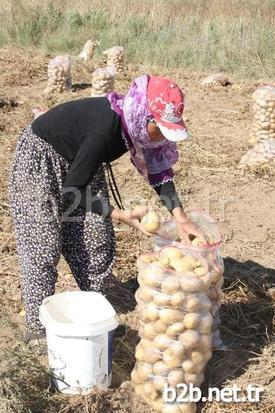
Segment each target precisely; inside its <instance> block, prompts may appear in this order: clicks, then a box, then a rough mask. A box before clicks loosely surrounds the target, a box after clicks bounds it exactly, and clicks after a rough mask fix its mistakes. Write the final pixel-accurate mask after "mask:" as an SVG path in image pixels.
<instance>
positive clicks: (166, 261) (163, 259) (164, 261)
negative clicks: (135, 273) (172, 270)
mask: <svg viewBox="0 0 275 413" xmlns="http://www.w3.org/2000/svg"><path fill="white" fill-rule="evenodd" d="M159 262H160V263H161V264H162V265H164V267H166V268H167V267H169V266H170V260H169V258H168V257H161V258H159Z"/></svg>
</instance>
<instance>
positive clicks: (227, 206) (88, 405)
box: [0, 48, 275, 413]
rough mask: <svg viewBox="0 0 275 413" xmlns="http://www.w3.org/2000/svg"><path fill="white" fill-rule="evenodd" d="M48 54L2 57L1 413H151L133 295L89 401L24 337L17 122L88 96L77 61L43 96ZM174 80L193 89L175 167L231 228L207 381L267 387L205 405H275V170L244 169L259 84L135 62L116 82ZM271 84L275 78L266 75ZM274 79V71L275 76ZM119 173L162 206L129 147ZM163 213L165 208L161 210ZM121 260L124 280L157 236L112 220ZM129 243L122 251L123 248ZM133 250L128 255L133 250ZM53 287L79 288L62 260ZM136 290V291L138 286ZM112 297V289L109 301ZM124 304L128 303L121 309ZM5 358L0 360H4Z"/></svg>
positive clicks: (186, 188)
mask: <svg viewBox="0 0 275 413" xmlns="http://www.w3.org/2000/svg"><path fill="white" fill-rule="evenodd" d="M48 59H49V56H44V55H42V54H39V53H38V52H37V51H31V50H30V51H25V52H24V53H23V52H22V51H19V50H16V49H12V48H8V49H1V53H0V144H1V146H0V164H1V174H0V180H1V185H0V188H1V189H0V191H1V200H0V218H1V224H0V225H1V226H0V276H1V287H0V288H1V316H2V317H1V333H0V352H1V353H2V355H1V364H0V410H1V412H52V413H53V412H59V413H61V412H62V413H75V412H97V413H107V412H108V413H109V412H110V413H111V412H119V413H140V412H144V411H146V412H150V409H149V408H148V407H145V406H144V404H143V403H142V402H141V401H140V400H138V399H137V398H136V397H135V396H134V395H133V392H132V389H131V386H130V384H129V383H126V384H124V385H123V388H120V387H119V386H120V384H121V383H122V382H125V381H128V380H129V375H130V371H131V369H132V368H133V365H134V346H135V343H136V342H137V333H136V331H135V329H134V327H135V325H136V319H135V314H134V312H133V311H132V310H133V303H129V305H128V306H127V305H126V306H125V305H124V306H123V305H121V303H120V306H119V308H118V310H119V311H121V312H122V313H126V314H122V315H121V320H122V321H123V322H124V324H125V326H126V328H125V334H124V336H123V337H120V338H117V339H116V341H115V352H114V380H113V388H112V389H108V390H104V391H103V390H102V391H94V392H93V393H92V394H91V395H90V396H89V397H87V398H86V399H85V398H80V397H71V398H68V397H64V396H61V395H58V394H56V393H54V392H53V390H52V389H51V387H50V385H49V378H50V375H49V373H48V372H47V369H46V367H45V366H46V363H45V359H44V358H43V357H42V356H36V355H33V354H31V353H30V351H29V350H28V349H27V348H26V347H25V346H24V344H23V342H22V337H21V335H22V333H21V332H22V330H23V317H22V313H21V312H22V309H23V307H22V303H21V299H20V289H19V287H20V285H19V283H20V281H19V271H18V263H17V257H16V250H15V240H14V237H13V233H12V223H11V217H10V211H9V205H8V199H7V176H8V169H9V163H10V160H11V157H12V153H13V151H14V148H15V145H16V140H17V137H18V134H19V132H20V130H21V129H22V128H23V127H25V126H26V125H27V124H28V123H30V122H31V120H32V108H33V107H35V106H43V107H45V108H50V107H52V106H53V105H55V104H57V103H59V102H61V101H66V100H70V99H77V98H80V97H87V96H89V94H90V88H89V86H90V83H91V73H90V72H89V71H88V70H87V69H86V68H84V67H83V66H82V65H81V64H80V63H79V62H77V61H75V62H74V64H73V69H72V78H73V84H74V85H73V91H72V92H70V93H67V94H64V95H62V96H58V97H54V98H51V99H46V97H44V96H43V95H42V92H43V90H44V89H45V86H46V70H47V62H48ZM143 73H149V74H161V75H165V76H167V77H170V78H172V79H174V80H176V81H177V82H178V84H179V85H180V86H181V87H182V88H183V89H184V91H185V92H186V111H185V119H186V122H187V124H188V126H189V129H190V132H191V134H192V140H190V141H188V142H186V143H182V144H181V145H180V154H181V158H180V162H179V163H178V165H177V166H176V168H175V170H176V180H175V181H176V185H177V188H178V190H179V192H180V194H181V197H182V200H183V204H184V205H185V206H186V208H188V209H194V208H200V209H205V210H206V211H208V212H209V213H210V214H211V215H212V216H214V217H215V218H216V219H217V221H218V222H219V225H220V228H221V231H222V233H223V236H224V241H223V245H222V254H223V256H224V260H225V286H224V297H223V302H222V308H221V319H222V327H221V331H222V337H223V339H224V342H225V344H226V345H227V346H228V347H229V350H227V351H217V352H215V354H214V355H213V358H212V360H211V361H210V362H209V365H208V368H207V379H206V382H205V384H204V388H205V389H206V388H207V387H208V386H214V385H217V386H224V385H229V386H231V385H232V384H234V383H236V384H238V385H247V384H248V383H251V384H258V385H262V386H264V388H265V391H264V395H263V399H262V401H261V403H259V404H258V405H256V404H249V403H247V404H244V403H235V404H231V403H230V404H228V403H227V404H223V403H212V404H210V403H209V404H204V405H201V406H200V409H202V411H203V412H207V413H210V412H224V413H226V412H229V411H230V412H234V413H241V412H254V413H256V412H257V413H258V412H259V413H260V412H261V413H262V412H264V413H265V412H266V413H270V412H275V408H274V390H275V385H274V383H275V381H274V371H275V369H274V367H275V344H274V340H273V334H274V330H272V323H273V304H274V301H272V299H271V297H270V295H269V292H268V291H269V289H270V288H271V286H272V283H273V284H274V283H275V256H274V245H275V213H274V204H275V184H274V177H275V169H274V167H273V168H272V167H265V168H260V169H256V170H254V171H246V172H243V171H241V170H239V169H238V162H239V160H240V158H241V156H242V155H243V154H244V153H245V152H246V151H247V150H248V148H249V145H248V138H249V133H250V129H251V121H252V114H251V109H250V103H251V93H252V92H253V91H254V89H255V88H256V86H257V85H258V84H260V83H266V82H268V81H270V80H268V79H260V80H258V81H255V82H254V83H253V82H251V81H250V82H249V83H248V82H246V81H243V82H240V81H235V80H234V78H232V83H233V84H232V85H231V86H227V87H215V88H212V89H207V90H205V89H201V88H199V87H198V82H199V80H200V79H201V78H202V77H203V76H204V75H206V74H208V73H191V72H186V71H180V70H177V71H175V70H170V71H168V70H166V71H164V70H163V69H160V68H156V67H154V68H149V67H144V66H141V65H140V66H139V67H136V68H133V67H131V66H129V67H128V71H127V74H126V75H125V76H124V77H123V78H120V79H119V80H118V81H117V86H116V88H117V89H118V90H119V91H120V92H123V91H125V90H126V89H127V87H128V86H129V84H130V81H131V80H132V79H133V78H134V77H136V76H137V75H139V74H143ZM271 82H272V80H271ZM274 83H275V80H274V79H273V84H274ZM114 170H115V176H116V179H117V182H118V186H119V188H120V190H121V193H122V195H123V200H124V203H125V204H126V205H127V203H128V202H129V197H130V196H131V194H132V193H135V194H136V196H140V197H143V198H144V199H149V200H150V203H151V204H154V203H155V202H157V199H156V197H155V195H154V192H153V191H152V190H151V189H150V188H149V187H147V185H146V183H145V182H143V181H142V179H141V178H140V177H139V176H138V174H137V173H136V171H135V170H134V168H133V166H132V165H131V163H130V161H129V157H128V155H127V154H126V155H125V156H124V157H123V158H121V159H120V160H118V161H116V162H115V167H114ZM162 213H163V215H165V214H166V213H165V211H164V210H162ZM116 230H117V232H116V234H117V244H118V245H117V253H118V258H117V264H116V270H115V275H116V276H117V277H118V278H119V279H120V280H121V281H122V282H123V283H126V282H128V284H127V285H128V287H129V285H130V284H131V282H129V281H130V280H132V279H135V277H136V266H135V260H136V256H137V255H138V253H139V252H140V251H144V250H146V249H148V248H150V241H149V240H148V239H146V238H145V236H142V235H140V234H137V233H135V232H134V231H133V230H130V229H128V228H124V227H121V226H116ZM126 246H127V249H126V248H125V247H126ZM126 251H127V252H126ZM59 268H60V276H59V280H58V286H57V290H58V291H64V290H67V289H73V288H76V285H75V283H74V281H73V279H72V277H71V276H70V272H69V270H68V268H67V266H66V265H65V263H64V262H61V263H60V265H59ZM129 288H132V290H133V291H134V288H135V283H134V282H132V284H131V285H130V287H129ZM113 298H114V297H113ZM122 307H123V308H122ZM2 360H3V361H2Z"/></svg>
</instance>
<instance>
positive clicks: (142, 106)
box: [107, 75, 179, 186]
mask: <svg viewBox="0 0 275 413" xmlns="http://www.w3.org/2000/svg"><path fill="white" fill-rule="evenodd" d="M148 81H149V76H148V75H144V76H140V77H138V78H136V79H135V80H134V82H133V83H132V85H131V87H130V89H129V90H128V92H127V93H126V94H125V95H118V94H117V93H116V92H112V93H110V94H108V96H107V97H108V99H109V101H110V103H111V107H112V109H113V110H114V111H115V112H116V113H117V114H118V115H120V117H121V121H122V133H123V136H124V138H125V141H126V143H127V146H128V148H129V150H130V153H131V161H132V162H133V164H134V165H135V167H136V168H137V170H138V171H139V173H140V174H141V175H143V176H144V178H145V179H146V180H148V181H149V183H150V184H151V185H152V186H158V185H161V184H162V183H164V182H167V181H171V180H172V179H173V176H174V173H173V170H172V165H173V164H174V163H176V162H177V160H178V157H179V155H178V151H177V146H176V143H174V142H171V141H169V140H165V141H161V142H152V141H150V139H149V136H148V132H147V122H148V119H149V118H150V113H149V111H148V107H147V85H148Z"/></svg>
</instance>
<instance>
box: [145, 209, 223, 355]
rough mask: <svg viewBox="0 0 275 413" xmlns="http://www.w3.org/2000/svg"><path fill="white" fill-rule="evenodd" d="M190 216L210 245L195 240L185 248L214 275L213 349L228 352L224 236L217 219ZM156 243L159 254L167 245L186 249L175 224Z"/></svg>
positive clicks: (210, 294) (162, 231)
mask: <svg viewBox="0 0 275 413" xmlns="http://www.w3.org/2000/svg"><path fill="white" fill-rule="evenodd" d="M187 216H188V217H189V219H190V220H191V221H192V222H194V223H195V224H196V225H197V226H198V227H199V228H200V229H201V231H202V232H203V233H204V234H205V237H206V239H207V240H208V244H207V245H200V242H199V240H198V239H197V238H194V239H193V240H192V241H191V245H188V246H187V245H185V246H184V247H185V248H187V249H189V250H190V251H191V252H195V253H199V254H200V255H201V256H202V257H203V258H204V259H206V261H207V264H208V268H209V273H210V274H211V285H210V288H209V291H208V293H207V294H208V297H209V299H210V300H211V303H212V306H211V314H212V316H213V319H214V322H213V329H212V336H213V347H214V348H215V349H222V348H224V345H223V342H222V340H221V337H220V331H219V323H220V318H219V308H220V306H221V298H222V286H223V281H224V278H223V272H224V264H223V258H222V256H221V251H220V249H221V242H222V238H221V234H220V231H219V229H218V227H217V225H216V223H215V221H214V220H213V218H211V217H210V216H209V215H207V214H206V213H204V212H201V211H190V212H188V213H187ZM153 243H154V249H155V250H159V249H161V248H163V247H164V246H167V245H174V246H176V247H178V248H182V246H183V245H184V244H183V242H182V241H181V240H180V238H179V233H178V229H177V225H176V222H175V221H174V220H171V221H167V222H166V223H164V224H163V225H162V226H161V228H160V229H159V230H158V233H157V235H156V236H155V237H154V239H153Z"/></svg>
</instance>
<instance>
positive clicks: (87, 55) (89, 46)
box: [79, 39, 97, 63]
mask: <svg viewBox="0 0 275 413" xmlns="http://www.w3.org/2000/svg"><path fill="white" fill-rule="evenodd" d="M96 46H97V42H96V41H95V40H92V39H89V40H87V42H86V43H85V45H84V47H83V49H82V51H81V53H80V54H79V58H80V59H81V60H83V61H84V62H85V63H88V62H90V61H91V60H92V58H93V56H94V52H95V49H96Z"/></svg>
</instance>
